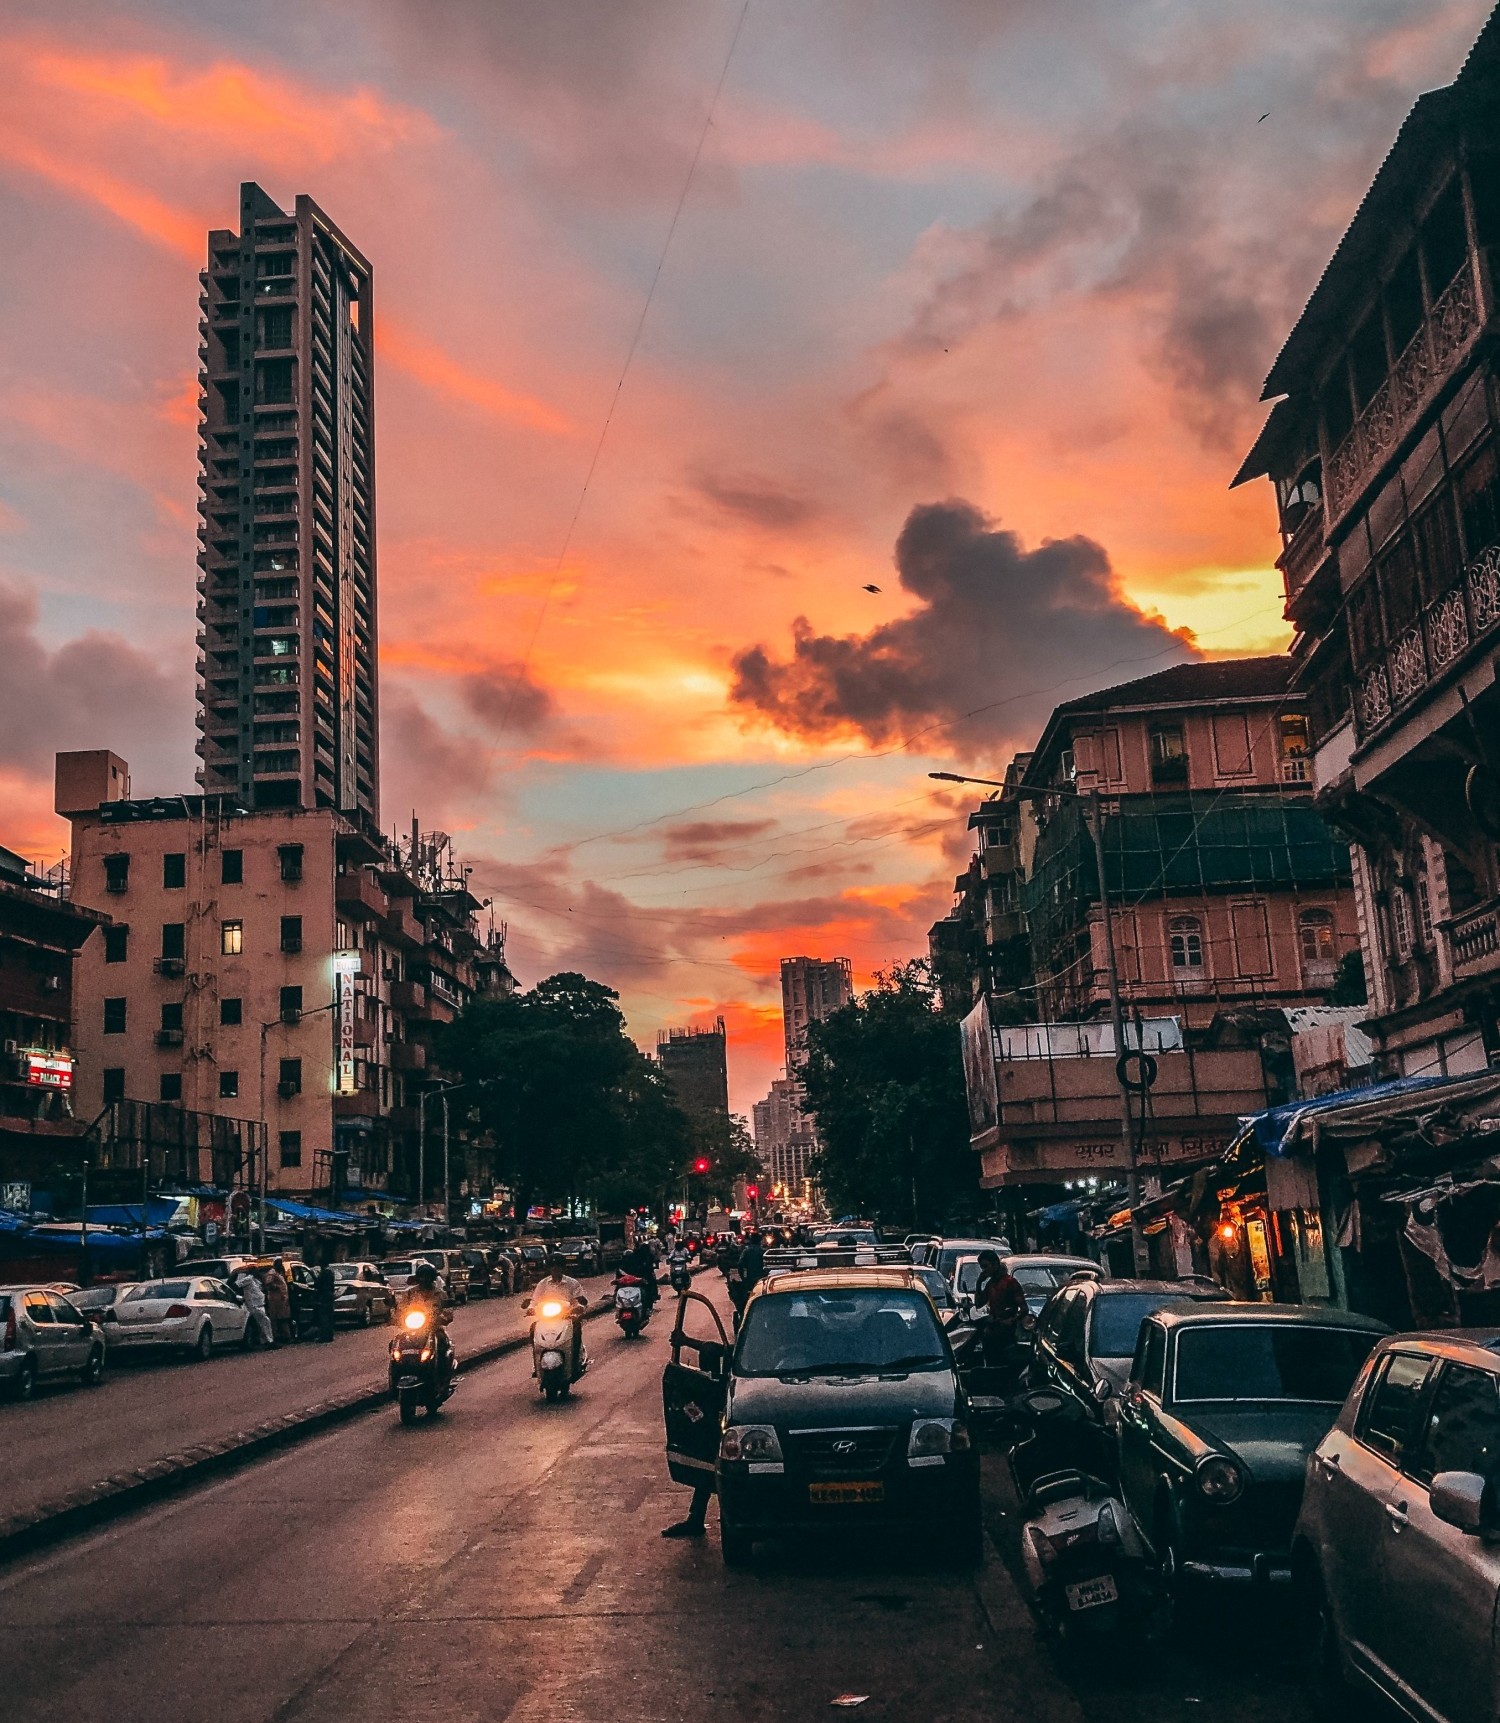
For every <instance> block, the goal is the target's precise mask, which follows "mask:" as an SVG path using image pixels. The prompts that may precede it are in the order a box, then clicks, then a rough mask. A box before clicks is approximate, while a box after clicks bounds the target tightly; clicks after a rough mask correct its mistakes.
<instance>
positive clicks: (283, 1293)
mask: <svg viewBox="0 0 1500 1723" xmlns="http://www.w3.org/2000/svg"><path fill="white" fill-rule="evenodd" d="M265 1291H266V1315H267V1316H268V1317H270V1319H271V1330H272V1332H273V1333H274V1334H275V1336H276V1344H277V1345H278V1346H283V1345H287V1344H289V1343H290V1342H291V1341H293V1340H294V1339H296V1335H295V1334H294V1333H293V1331H292V1289H291V1284H290V1282H289V1281H288V1280H287V1277H286V1264H285V1263H284V1262H283V1261H282V1260H281V1258H280V1257H277V1259H276V1261H275V1262H273V1263H272V1264H271V1266H270V1268H269V1269H267V1271H266V1285H265Z"/></svg>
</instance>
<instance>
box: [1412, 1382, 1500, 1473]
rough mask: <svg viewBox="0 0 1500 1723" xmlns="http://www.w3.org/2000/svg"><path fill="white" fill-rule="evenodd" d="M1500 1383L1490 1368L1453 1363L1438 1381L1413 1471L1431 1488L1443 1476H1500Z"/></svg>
mask: <svg viewBox="0 0 1500 1723" xmlns="http://www.w3.org/2000/svg"><path fill="white" fill-rule="evenodd" d="M1497 1387H1500V1383H1497V1382H1496V1379H1495V1378H1494V1377H1493V1376H1492V1375H1491V1374H1490V1373H1489V1371H1488V1370H1474V1369H1471V1368H1470V1367H1469V1366H1468V1365H1467V1364H1450V1365H1449V1366H1448V1367H1447V1368H1446V1369H1445V1370H1444V1371H1443V1374H1442V1378H1441V1380H1440V1381H1439V1382H1438V1387H1437V1393H1436V1394H1434V1395H1433V1397H1432V1410H1431V1412H1429V1414H1428V1416H1427V1435H1426V1440H1425V1441H1424V1442H1423V1443H1422V1445H1421V1448H1420V1451H1419V1452H1418V1454H1417V1458H1416V1462H1415V1464H1413V1465H1412V1466H1411V1467H1410V1468H1409V1470H1410V1472H1411V1475H1412V1476H1413V1477H1414V1478H1420V1479H1421V1480H1422V1482H1423V1483H1424V1484H1430V1483H1431V1482H1432V1480H1433V1479H1434V1478H1435V1477H1436V1476H1437V1474H1438V1473H1439V1472H1477V1473H1478V1474H1479V1476H1480V1477H1481V1478H1490V1477H1493V1476H1494V1473H1495V1469H1496V1465H1497V1463H1500V1398H1497V1395H1496V1388H1497Z"/></svg>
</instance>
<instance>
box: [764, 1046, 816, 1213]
mask: <svg viewBox="0 0 1500 1723" xmlns="http://www.w3.org/2000/svg"><path fill="white" fill-rule="evenodd" d="M752 1124H753V1126H754V1133H755V1148H756V1152H757V1153H758V1154H759V1156H760V1162H761V1166H762V1168H763V1169H764V1173H765V1177H766V1179H767V1181H768V1183H769V1184H770V1187H771V1194H772V1196H773V1197H778V1198H785V1199H788V1200H791V1201H794V1202H797V1201H803V1200H805V1199H806V1198H807V1197H809V1196H810V1195H811V1185H812V1168H811V1165H810V1157H811V1155H812V1152H813V1150H814V1149H815V1148H816V1147H817V1136H816V1134H815V1132H814V1130H813V1123H812V1120H811V1119H810V1118H808V1116H807V1114H806V1113H805V1112H804V1111H803V1090H802V1085H801V1084H800V1083H799V1082H797V1081H796V1079H795V1078H790V1077H778V1078H777V1079H776V1081H775V1082H774V1083H772V1085H771V1090H770V1093H769V1094H768V1095H767V1096H766V1098H765V1100H763V1101H757V1102H756V1103H755V1106H754V1108H753V1109H752Z"/></svg>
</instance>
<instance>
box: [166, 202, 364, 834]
mask: <svg viewBox="0 0 1500 1723" xmlns="http://www.w3.org/2000/svg"><path fill="white" fill-rule="evenodd" d="M199 280H200V282H201V283H202V288H201V292H200V294H199V300H198V303H199V305H200V307H201V314H200V317H199V321H198V338H199V347H198V352H199V358H200V362H201V367H202V368H201V370H200V371H199V382H200V384H201V386H202V402H201V404H202V410H203V416H202V420H201V424H200V429H199V435H198V459H199V488H200V492H201V495H200V498H199V504H198V507H199V512H200V514H201V515H202V517H203V518H202V523H201V524H200V526H199V529H198V533H199V540H200V548H199V552H198V564H199V571H200V572H199V579H198V593H199V603H198V616H199V620H200V628H199V634H198V654H199V657H198V678H199V689H198V700H199V712H198V724H199V728H200V729H201V731H202V735H201V737H200V739H199V741H198V744H197V749H198V753H199V755H200V756H201V757H202V762H203V763H202V765H201V766H200V767H199V770H198V774H197V776H198V781H199V783H200V784H202V786H203V789H204V791H205V793H206V794H208V795H216V796H226V795H227V796H231V797H234V798H236V799H237V800H238V802H239V804H240V806H242V807H244V808H247V809H256V808H333V809H336V810H337V811H339V812H341V813H344V814H349V815H352V816H355V817H358V816H359V815H361V814H363V815H366V816H368V818H369V820H370V821H371V823H372V824H377V825H378V823H379V815H380V807H379V783H380V777H379V764H380V762H379V712H378V703H377V697H376V676H375V649H376V631H375V615H376V609H375V444H374V422H375V413H374V361H373V342H374V319H373V302H372V280H371V271H370V265H369V263H368V262H367V261H366V260H365V259H364V257H362V256H361V255H360V253H359V252H358V251H356V250H355V248H354V247H353V246H352V245H351V244H350V243H349V241H348V240H347V239H346V238H345V237H344V236H343V234H341V233H340V232H339V230H338V228H337V227H335V226H334V224H333V223H332V222H331V221H330V220H329V219H328V217H327V216H326V215H325V214H324V213H323V211H322V210H321V209H319V208H318V206H317V204H315V203H314V202H313V200H312V199H311V198H310V197H299V198H298V199H297V202H296V207H295V209H294V210H293V211H292V212H291V213H290V214H288V213H287V212H286V211H285V210H282V209H281V208H279V207H278V206H277V205H276V204H275V203H273V202H272V200H271V199H270V198H269V197H267V196H266V194H265V192H263V191H262V190H261V188H260V187H259V186H258V185H254V184H246V185H243V186H241V187H240V225H239V232H238V233H234V232H231V231H229V230H227V229H218V230H215V231H214V232H211V233H210V234H209V236H208V268H207V269H205V270H204V271H203V273H202V274H201V276H200V277H199Z"/></svg>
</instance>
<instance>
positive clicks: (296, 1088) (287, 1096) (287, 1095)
mask: <svg viewBox="0 0 1500 1723" xmlns="http://www.w3.org/2000/svg"><path fill="white" fill-rule="evenodd" d="M276 1093H277V1094H278V1095H280V1097H281V1098H282V1100H283V1101H290V1100H291V1098H292V1096H293V1095H300V1094H301V1093H302V1085H301V1084H300V1083H278V1084H277V1085H276Z"/></svg>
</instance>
